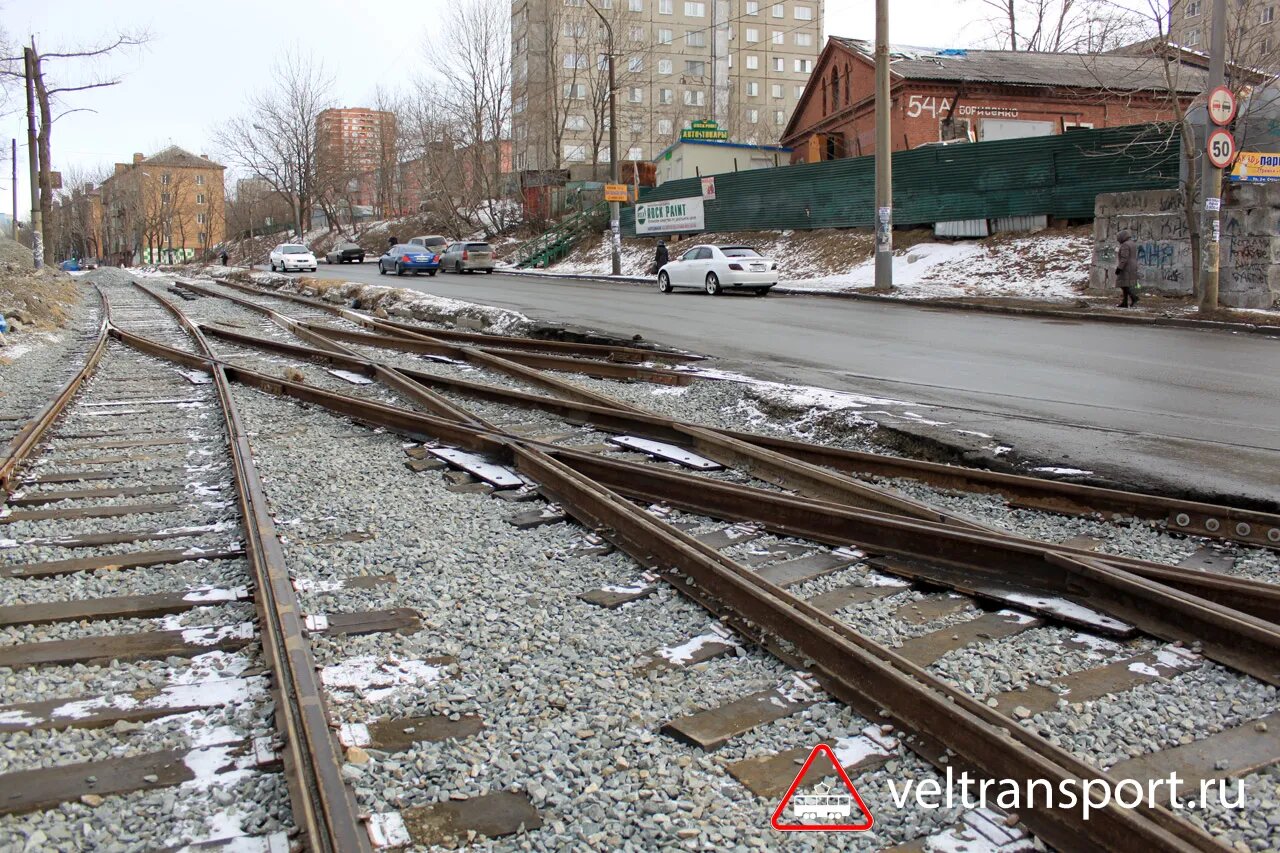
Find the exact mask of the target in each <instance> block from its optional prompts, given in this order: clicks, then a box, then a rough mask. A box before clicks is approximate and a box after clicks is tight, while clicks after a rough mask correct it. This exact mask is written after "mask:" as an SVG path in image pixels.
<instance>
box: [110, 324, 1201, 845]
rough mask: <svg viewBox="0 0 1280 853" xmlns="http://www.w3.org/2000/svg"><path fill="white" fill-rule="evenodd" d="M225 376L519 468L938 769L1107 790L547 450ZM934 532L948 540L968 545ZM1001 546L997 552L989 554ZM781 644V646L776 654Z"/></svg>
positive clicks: (1126, 831) (1129, 828)
mask: <svg viewBox="0 0 1280 853" xmlns="http://www.w3.org/2000/svg"><path fill="white" fill-rule="evenodd" d="M113 334H114V332H113ZM122 339H125V340H126V342H128V343H130V344H131V345H139V346H141V347H143V348H144V349H146V350H147V351H151V352H154V353H156V354H159V355H164V354H166V353H169V354H174V355H177V357H178V358H179V359H184V358H188V356H186V355H185V354H181V353H180V352H177V351H174V350H172V348H170V347H167V346H164V345H162V344H158V343H155V342H151V341H147V340H146V339H138V338H137V337H136V336H132V335H127V334H126V335H125V336H123V337H122ZM225 370H226V372H227V374H228V378H229V379H231V380H233V381H236V380H239V381H244V382H246V383H247V384H251V385H253V386H254V387H261V388H262V389H263V390H268V391H271V392H273V393H283V394H287V395H288V396H291V397H296V398H298V399H302V400H306V401H308V402H313V403H318V404H320V405H325V406H327V407H329V408H331V410H333V411H335V412H337V413H339V414H343V415H347V416H352V415H354V416H356V417H357V418H358V419H360V420H364V421H366V422H370V423H376V424H378V425H380V426H384V427H390V428H393V429H402V430H404V431H405V432H407V433H409V434H418V435H423V434H425V435H429V436H432V437H435V438H440V439H443V440H446V441H450V442H452V443H457V444H459V445H461V446H466V447H469V448H471V449H477V450H484V451H487V452H490V453H495V454H497V455H500V456H503V457H506V458H511V459H513V461H514V463H515V465H516V467H517V469H518V470H521V471H522V472H523V473H525V474H526V475H528V476H530V477H531V479H533V480H535V481H536V482H538V483H539V484H540V485H541V487H542V488H543V489H544V490H545V491H546V492H547V496H548V497H549V498H552V499H555V500H557V501H559V502H560V503H561V504H562V505H564V506H565V507H566V508H567V509H568V511H569V512H570V513H571V514H573V515H574V516H575V518H577V519H579V520H580V521H582V522H583V523H584V524H586V525H588V526H589V527H591V528H592V529H595V530H596V531H598V532H599V533H601V534H602V535H604V536H606V537H607V538H609V539H610V540H611V541H613V542H615V543H616V544H618V545H619V546H620V547H622V548H623V549H624V550H626V551H627V553H629V554H631V555H632V556H633V557H635V558H636V559H637V560H638V561H639V562H641V564H643V565H646V566H654V567H658V568H661V569H663V570H665V571H668V572H675V573H676V574H677V575H679V576H680V577H682V578H687V579H689V580H691V581H693V582H694V583H695V584H697V585H698V589H693V588H690V587H689V586H688V585H687V584H684V583H679V582H677V583H676V586H677V588H678V589H680V590H681V591H682V592H684V593H686V594H690V595H693V596H694V597H695V599H696V600H699V601H701V602H702V603H704V605H706V606H708V607H709V609H711V610H712V611H713V612H716V613H724V611H725V607H726V605H727V606H728V607H729V608H730V609H731V612H730V613H728V614H725V615H726V617H727V618H729V619H730V620H731V621H732V622H733V624H735V626H738V627H740V628H741V629H742V630H743V631H744V633H745V634H746V635H747V636H751V637H753V638H756V639H757V640H758V641H760V642H762V643H764V644H766V645H767V646H768V647H771V648H775V649H777V650H778V651H779V652H780V653H782V654H783V655H786V656H789V659H796V658H802V659H804V660H805V661H807V662H808V665H809V666H810V667H812V668H813V669H815V670H816V671H817V674H818V675H819V677H820V679H821V681H822V683H823V684H824V685H825V686H826V687H827V688H828V689H829V690H830V691H831V692H832V693H833V694H834V695H835V696H837V697H838V698H840V699H841V700H842V701H845V702H847V703H849V704H850V705H852V706H853V707H855V708H857V709H860V710H861V712H862V713H864V714H869V715H871V716H872V717H873V718H874V717H875V715H876V713H877V712H876V710H875V709H884V711H883V713H884V714H887V715H888V716H889V717H891V718H892V719H894V720H895V721H896V722H897V723H898V724H900V725H901V726H902V727H903V728H904V729H907V730H909V731H912V732H915V733H917V734H918V735H920V740H919V741H917V742H911V741H908V745H909V746H911V748H913V749H917V750H919V751H921V753H922V754H923V755H925V756H926V757H929V758H930V759H931V760H933V761H934V762H935V763H940V759H939V756H938V753H937V752H936V751H935V750H934V749H933V748H932V745H934V744H937V745H941V746H942V747H945V749H947V750H950V751H951V752H953V753H954V754H955V755H956V756H958V757H959V758H960V759H961V761H960V762H959V764H960V765H961V766H964V765H967V764H972V765H973V766H974V767H976V768H978V769H979V770H980V771H981V772H982V773H984V774H986V775H987V776H989V777H991V778H998V779H1014V780H1019V781H1022V782H1024V783H1025V782H1028V781H1030V780H1033V779H1047V780H1050V781H1051V784H1054V785H1055V786H1061V785H1064V784H1065V785H1071V784H1075V785H1077V786H1078V785H1079V783H1080V780H1082V779H1090V778H1098V779H1108V780H1109V779H1110V777H1108V776H1107V775H1106V774H1105V773H1102V772H1101V771H1098V770H1096V769H1095V768H1092V767H1090V766H1088V765H1087V764H1085V763H1083V762H1081V761H1080V760H1078V759H1076V758H1075V757H1073V756H1071V755H1070V754H1069V753H1067V752H1065V751H1064V750H1061V749H1059V748H1057V747H1054V746H1052V745H1051V744H1049V743H1048V742H1047V741H1045V740H1044V739H1043V738H1040V737H1038V736H1037V735H1036V734H1034V733H1033V732H1029V731H1026V730H1024V729H1023V728H1022V727H1021V726H1018V725H1016V724H1014V723H1013V722H1012V721H1011V720H1009V719H1008V718H1006V717H1003V716H1001V715H1000V714H999V713H998V712H996V711H995V710H993V709H990V708H988V707H986V705H984V704H982V703H979V702H977V701H975V700H974V699H972V698H971V697H969V696H967V695H966V694H963V693H962V692H960V691H959V690H957V689H955V688H952V687H950V686H949V685H946V684H945V683H943V682H942V681H941V680H940V679H938V678H936V677H934V676H932V675H930V674H929V673H928V672H927V671H925V670H924V669H923V668H921V667H918V666H916V665H914V664H911V663H910V662H909V661H906V660H905V659H903V658H901V657H900V656H898V655H897V654H895V653H894V652H892V651H891V650H889V649H886V648H884V647H882V646H879V645H878V644H876V643H874V642H872V641H870V640H869V639H867V638H865V637H862V636H861V635H859V634H857V632H855V631H853V630H852V629H850V628H849V627H848V626H844V625H842V624H840V623H839V622H837V621H836V620H835V619H833V618H832V617H830V616H828V615H826V614H824V613H822V612H821V611H818V610H816V609H815V608H813V607H812V606H810V605H808V604H806V603H805V602H803V601H801V600H799V599H797V598H795V597H794V596H791V595H790V594H789V593H786V592H785V591H783V590H781V589H779V588H777V587H776V586H774V585H772V584H770V583H768V582H767V581H765V580H764V579H762V578H760V577H759V576H757V575H755V574H754V573H752V572H750V571H749V570H747V569H745V568H744V567H742V566H739V565H737V564H736V563H734V562H733V561H731V560H729V559H728V558H726V557H724V556H723V555H720V554H719V553H718V552H715V551H714V550H712V549H710V548H708V547H706V546H704V545H701V544H700V543H698V542H696V541H695V540H693V539H691V538H690V537H688V536H687V535H685V534H683V533H681V532H680V531H678V530H675V529H674V528H671V527H670V526H669V525H665V524H664V523H662V522H660V521H658V520H656V519H654V518H652V517H651V516H649V515H648V514H647V513H644V512H643V511H642V510H640V509H639V508H638V507H636V506H635V505H633V504H630V503H628V502H627V501H626V500H625V499H624V498H622V497H621V496H620V495H618V494H616V493H614V492H611V491H609V490H608V489H606V488H605V487H603V486H600V485H598V484H596V483H594V482H592V480H591V479H590V478H588V477H586V476H584V475H582V474H580V473H578V472H576V471H574V470H573V469H571V468H570V467H569V466H568V465H566V464H564V463H562V462H559V461H557V460H556V459H554V458H552V456H551V455H550V454H549V453H548V452H544V451H545V448H540V447H537V446H533V445H532V443H525V442H521V441H519V440H516V439H512V438H510V437H508V436H498V435H493V434H486V433H483V432H481V431H478V430H475V429H473V428H469V427H467V426H465V425H461V424H457V423H454V422H449V421H443V420H441V419H439V418H435V417H432V416H429V415H422V414H418V413H411V412H406V411H404V410H399V409H395V408H394V407H389V406H384V405H382V404H376V403H369V402H366V401H357V400H353V399H351V398H346V397H343V396H342V395H337V394H332V393H331V392H326V391H320V390H319V389H315V388H310V387H307V386H303V385H299V384H298V383H291V382H287V381H280V380H276V379H274V378H272V377H265V376H261V375H258V374H253V373H252V372H251V371H243V370H240V369H237V368H231V367H227V368H225ZM237 374H240V375H237ZM637 467H640V466H637ZM701 482H704V483H705V482H706V481H701ZM800 503H804V502H800ZM810 511H812V508H810ZM844 511H845V512H847V513H855V512H856V511H855V510H848V509H845V510H844ZM888 520H889V521H892V522H895V523H897V524H907V523H908V522H905V521H903V520H902V519H888ZM938 527H939V531H938V532H939V534H940V535H943V536H952V537H960V536H969V534H967V533H964V532H961V531H955V530H953V529H949V528H946V527H943V526H938ZM1002 545H1003V543H999V542H995V543H991V546H990V547H993V548H999V547H1001V546H1002ZM984 556H985V555H984ZM704 593H705V594H704ZM772 638H776V640H774V639H772ZM779 642H780V643H782V644H784V645H785V647H779ZM788 650H790V651H788ZM1111 781H1112V782H1114V780H1111ZM1059 789H1061V788H1059ZM1020 817H1021V819H1022V820H1023V821H1024V822H1025V823H1026V824H1027V825H1028V826H1029V827H1030V828H1031V829H1032V830H1033V831H1034V832H1036V833H1037V834H1038V835H1040V836H1041V837H1042V838H1044V839H1045V840H1046V841H1048V842H1049V843H1051V844H1053V845H1054V846H1056V847H1059V848H1060V849H1064V850H1097V849H1108V850H1130V849H1133V847H1134V845H1135V844H1141V845H1143V846H1148V847H1151V849H1160V850H1220V849H1222V848H1221V847H1219V846H1218V845H1217V843H1216V842H1215V841H1214V840H1213V839H1212V838H1210V837H1209V836H1207V835H1206V834H1205V833H1203V832H1202V831H1201V830H1199V829H1197V828H1195V827H1194V826H1192V825H1191V824H1190V823H1187V822H1185V821H1182V820H1180V819H1179V818H1177V817H1175V816H1174V815H1172V814H1171V813H1169V812H1167V811H1165V810H1164V809H1162V808H1146V807H1144V808H1141V809H1139V810H1137V811H1130V810H1125V809H1121V808H1119V807H1118V806H1116V805H1115V804H1114V803H1111V804H1108V805H1107V806H1105V807H1101V808H1099V809H1097V810H1094V811H1093V815H1092V817H1091V818H1090V819H1089V820H1088V821H1086V820H1084V819H1083V815H1082V814H1080V813H1079V810H1073V809H1066V808H1064V809H1058V810H1047V809H1041V810H1033V811H1030V812H1028V813H1026V814H1025V815H1021V816H1020Z"/></svg>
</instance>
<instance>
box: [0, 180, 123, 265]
mask: <svg viewBox="0 0 1280 853" xmlns="http://www.w3.org/2000/svg"><path fill="white" fill-rule="evenodd" d="M50 225H51V226H52V227H50ZM50 225H46V226H45V239H46V240H49V239H52V240H53V253H54V256H55V257H56V258H60V259H61V258H98V257H101V256H102V251H103V234H102V228H103V215H102V190H101V189H99V188H98V187H96V186H94V185H93V184H91V183H86V184H83V185H81V186H78V187H72V188H70V189H68V190H64V191H63V192H61V193H60V194H59V196H58V198H56V199H55V200H54V202H53V222H52V223H50ZM0 233H7V232H4V231H3V229H0Z"/></svg>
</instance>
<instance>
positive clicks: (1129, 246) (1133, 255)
mask: <svg viewBox="0 0 1280 853" xmlns="http://www.w3.org/2000/svg"><path fill="white" fill-rule="evenodd" d="M1116 242H1117V243H1119V247H1118V250H1117V252H1116V287H1118V288H1120V292H1121V293H1122V294H1123V295H1122V296H1121V297H1120V304H1119V305H1118V306H1116V307H1118V308H1132V307H1135V306H1136V305H1137V304H1138V293H1137V291H1138V286H1139V285H1138V247H1137V246H1135V245H1134V243H1133V234H1132V233H1131V232H1129V231H1128V230H1127V229H1126V230H1124V231H1121V232H1120V233H1119V234H1117V235H1116Z"/></svg>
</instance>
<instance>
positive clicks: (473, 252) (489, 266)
mask: <svg viewBox="0 0 1280 853" xmlns="http://www.w3.org/2000/svg"><path fill="white" fill-rule="evenodd" d="M440 268H441V269H446V270H448V271H449V272H476V271H477V270H484V271H485V272H486V273H491V272H493V247H492V246H490V245H489V244H488V243H454V244H452V245H451V246H449V248H447V249H445V250H444V254H443V255H441V256H440Z"/></svg>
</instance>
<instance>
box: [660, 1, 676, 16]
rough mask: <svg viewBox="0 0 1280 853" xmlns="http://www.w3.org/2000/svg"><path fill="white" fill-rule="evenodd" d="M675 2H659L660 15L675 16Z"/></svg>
mask: <svg viewBox="0 0 1280 853" xmlns="http://www.w3.org/2000/svg"><path fill="white" fill-rule="evenodd" d="M674 6H675V0H658V14H659V15H671V14H674V12H673V9H674Z"/></svg>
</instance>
